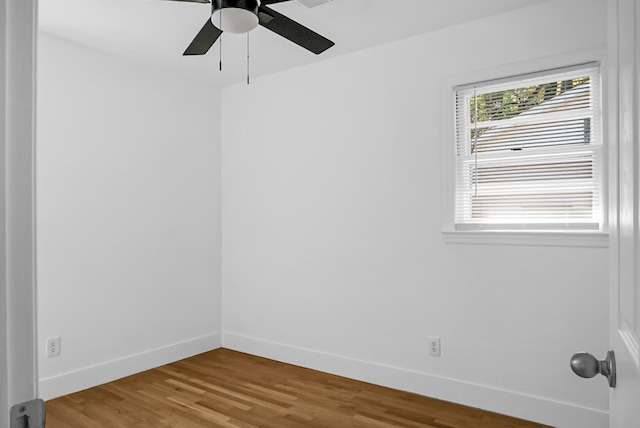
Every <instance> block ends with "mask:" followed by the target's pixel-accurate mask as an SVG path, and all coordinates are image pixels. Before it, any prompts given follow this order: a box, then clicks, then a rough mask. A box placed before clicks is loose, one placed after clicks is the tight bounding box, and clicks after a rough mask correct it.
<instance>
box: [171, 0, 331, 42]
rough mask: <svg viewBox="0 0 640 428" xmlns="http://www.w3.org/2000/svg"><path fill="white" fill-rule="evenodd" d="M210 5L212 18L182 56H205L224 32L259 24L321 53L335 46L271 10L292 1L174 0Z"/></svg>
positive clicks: (238, 32)
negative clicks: (274, 5)
mask: <svg viewBox="0 0 640 428" xmlns="http://www.w3.org/2000/svg"><path fill="white" fill-rule="evenodd" d="M174 1H188V2H192V3H211V18H210V19H207V22H205V24H204V26H203V27H202V29H201V30H200V32H199V33H198V34H197V35H196V37H195V38H194V39H193V41H192V42H191V44H190V45H189V46H188V47H187V49H186V50H185V51H184V53H183V55H204V54H206V53H207V51H208V50H209V49H210V48H211V46H213V44H214V43H215V42H216V40H218V38H219V37H220V35H221V34H222V33H223V32H229V33H236V34H242V33H248V32H249V31H251V30H253V29H254V28H256V27H257V26H258V25H262V26H263V27H265V28H267V29H269V30H271V31H273V32H274V33H276V34H279V35H280V36H282V37H284V38H285V39H288V40H291V41H292V42H294V43H296V44H298V45H299V46H301V47H303V48H305V49H307V50H309V51H311V52H313V53H315V54H316V55H317V54H320V53H322V52H324V51H326V50H327V49H329V48H330V47H331V46H333V45H334V44H335V43H333V42H332V41H331V40H329V39H327V38H325V37H323V36H321V35H320V34H318V33H316V32H314V31H312V30H310V29H308V28H307V27H305V26H303V25H301V24H299V23H297V22H296V21H294V20H292V19H290V18H287V17H286V16H284V15H282V14H280V13H278V12H276V11H275V10H273V9H271V8H269V7H268V5H271V4H275V3H282V2H285V1H289V0H260V1H258V0H174Z"/></svg>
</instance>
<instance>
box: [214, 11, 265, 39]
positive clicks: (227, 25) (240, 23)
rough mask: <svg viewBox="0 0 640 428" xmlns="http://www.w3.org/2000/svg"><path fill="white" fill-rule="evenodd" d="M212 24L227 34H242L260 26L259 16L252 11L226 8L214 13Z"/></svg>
mask: <svg viewBox="0 0 640 428" xmlns="http://www.w3.org/2000/svg"><path fill="white" fill-rule="evenodd" d="M211 22H212V23H213V25H215V26H216V27H217V28H218V29H220V30H222V31H224V32H226V33H234V34H242V33H248V32H249V31H251V30H253V29H254V28H256V27H257V26H258V16H257V15H256V14H255V13H253V12H252V11H250V10H246V9H240V8H237V7H225V8H223V9H217V10H216V11H215V12H213V15H211Z"/></svg>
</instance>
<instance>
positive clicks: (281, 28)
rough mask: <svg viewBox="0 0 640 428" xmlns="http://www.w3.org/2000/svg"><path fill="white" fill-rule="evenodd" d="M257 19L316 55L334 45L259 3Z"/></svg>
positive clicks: (266, 26) (261, 23)
mask: <svg viewBox="0 0 640 428" xmlns="http://www.w3.org/2000/svg"><path fill="white" fill-rule="evenodd" d="M258 19H259V20H260V25H262V26H263V27H265V28H267V29H269V30H271V31H273V32H274V33H276V34H279V35H281V36H282V37H284V38H285V39H289V40H291V41H292V42H293V43H296V44H297V45H299V46H302V47H303V48H305V49H307V50H309V51H311V52H313V53H314V54H316V55H317V54H321V53H322V52H324V51H326V50H327V49H329V48H330V47H331V46H333V45H335V43H333V42H332V41H331V40H329V39H327V38H325V37H323V36H321V35H320V34H318V33H316V32H314V31H312V30H310V29H308V28H307V27H305V26H304V25H301V24H298V23H297V22H296V21H294V20H293V19H291V18H287V17H286V16H284V15H282V14H281V13H278V12H276V11H275V10H273V9H270V8H268V7H266V6H262V5H261V6H260V7H259V8H258Z"/></svg>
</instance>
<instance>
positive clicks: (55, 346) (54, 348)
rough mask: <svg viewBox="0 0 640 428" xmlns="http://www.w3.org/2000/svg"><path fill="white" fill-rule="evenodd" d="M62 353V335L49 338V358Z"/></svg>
mask: <svg viewBox="0 0 640 428" xmlns="http://www.w3.org/2000/svg"><path fill="white" fill-rule="evenodd" d="M58 355H60V337H52V338H50V339H47V358H51V357H57V356H58Z"/></svg>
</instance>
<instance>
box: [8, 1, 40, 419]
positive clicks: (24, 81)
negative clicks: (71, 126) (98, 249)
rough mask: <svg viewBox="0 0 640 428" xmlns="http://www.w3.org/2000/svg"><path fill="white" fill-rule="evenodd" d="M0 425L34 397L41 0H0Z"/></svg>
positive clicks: (35, 376) (35, 389) (36, 387)
mask: <svg viewBox="0 0 640 428" xmlns="http://www.w3.org/2000/svg"><path fill="white" fill-rule="evenodd" d="M0 16H1V17H2V18H0V62H2V66H0V100H3V101H0V183H1V186H0V193H1V194H2V196H0V224H2V225H3V227H1V228H0V242H2V243H3V245H0V272H1V273H0V326H2V328H0V427H5V426H6V427H8V426H9V416H10V409H11V407H12V406H14V405H16V404H19V403H23V402H27V401H31V400H33V399H35V398H37V394H38V376H37V361H38V360H37V355H38V353H37V344H36V326H37V325H36V281H35V215H34V211H35V210H34V207H35V202H34V200H35V186H34V184H35V168H34V163H35V162H34V160H35V150H34V147H35V63H36V40H37V0H0Z"/></svg>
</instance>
